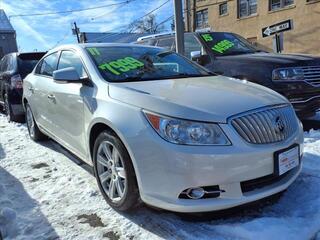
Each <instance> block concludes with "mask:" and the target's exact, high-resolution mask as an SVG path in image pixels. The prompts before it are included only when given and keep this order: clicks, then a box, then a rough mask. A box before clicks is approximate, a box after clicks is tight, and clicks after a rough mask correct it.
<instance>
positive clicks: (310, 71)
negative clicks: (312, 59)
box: [301, 66, 320, 87]
mask: <svg viewBox="0 0 320 240" xmlns="http://www.w3.org/2000/svg"><path fill="white" fill-rule="evenodd" d="M301 69H302V70H303V74H304V79H305V81H306V82H308V83H310V84H311V85H313V86H316V87H317V86H320V66H305V67H301Z"/></svg>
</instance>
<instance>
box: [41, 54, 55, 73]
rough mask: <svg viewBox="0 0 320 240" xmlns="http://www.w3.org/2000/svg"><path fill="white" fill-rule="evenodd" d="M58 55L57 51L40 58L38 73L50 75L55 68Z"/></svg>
mask: <svg viewBox="0 0 320 240" xmlns="http://www.w3.org/2000/svg"><path fill="white" fill-rule="evenodd" d="M58 56H59V55H58V53H53V54H51V55H49V56H47V57H45V58H44V59H43V60H42V63H41V68H40V72H39V74H41V75H45V76H49V77H52V75H53V71H55V70H56V69H57V64H58ZM37 70H38V69H37Z"/></svg>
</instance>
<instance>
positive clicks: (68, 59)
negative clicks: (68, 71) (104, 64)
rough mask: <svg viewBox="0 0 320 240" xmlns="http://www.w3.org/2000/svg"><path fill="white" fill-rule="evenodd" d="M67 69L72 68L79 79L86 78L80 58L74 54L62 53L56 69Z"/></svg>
mask: <svg viewBox="0 0 320 240" xmlns="http://www.w3.org/2000/svg"><path fill="white" fill-rule="evenodd" d="M68 67H74V68H75V69H76V71H77V72H78V74H79V76H80V77H81V78H85V77H87V76H88V75H87V73H86V71H85V69H84V66H83V64H82V61H81V59H80V57H79V56H78V55H77V54H75V53H74V52H71V51H63V52H62V53H61V57H60V60H59V66H58V69H64V68H68Z"/></svg>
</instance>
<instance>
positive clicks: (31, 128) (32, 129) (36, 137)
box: [26, 103, 46, 142]
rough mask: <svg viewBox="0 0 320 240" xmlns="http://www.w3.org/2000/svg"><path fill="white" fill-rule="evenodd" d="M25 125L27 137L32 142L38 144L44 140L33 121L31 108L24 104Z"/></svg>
mask: <svg viewBox="0 0 320 240" xmlns="http://www.w3.org/2000/svg"><path fill="white" fill-rule="evenodd" d="M26 123H27V127H28V132H29V136H30V138H31V139H32V140H33V141H35V142H39V141H41V140H44V139H45V138H46V136H45V135H44V134H43V133H42V132H41V131H40V129H39V127H38V125H37V123H36V121H35V120H34V117H33V113H32V110H31V107H30V105H29V104H28V103H27V104H26Z"/></svg>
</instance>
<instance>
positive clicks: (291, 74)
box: [272, 68, 304, 81]
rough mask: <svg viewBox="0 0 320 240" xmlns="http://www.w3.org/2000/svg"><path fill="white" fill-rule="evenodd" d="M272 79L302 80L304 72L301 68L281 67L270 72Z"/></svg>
mask: <svg viewBox="0 0 320 240" xmlns="http://www.w3.org/2000/svg"><path fill="white" fill-rule="evenodd" d="M272 79H273V80H282V81H290V80H304V73H303V70H302V69H301V68H282V69H276V70H274V71H273V72H272Z"/></svg>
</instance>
